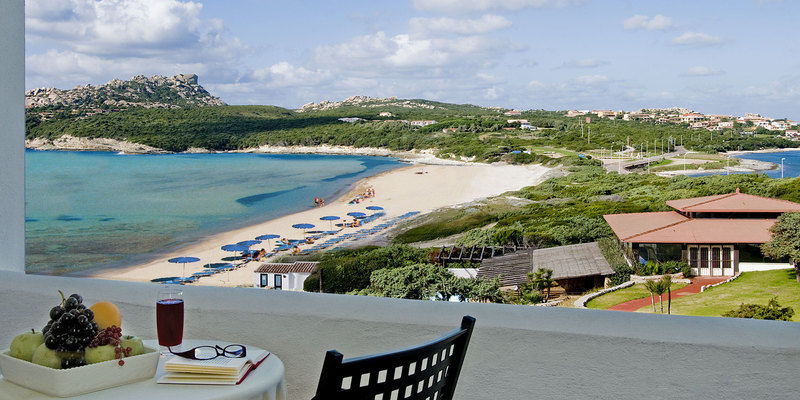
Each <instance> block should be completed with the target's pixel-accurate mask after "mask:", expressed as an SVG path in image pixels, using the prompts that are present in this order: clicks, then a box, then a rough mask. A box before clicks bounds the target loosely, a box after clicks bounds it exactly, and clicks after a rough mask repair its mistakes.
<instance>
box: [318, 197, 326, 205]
mask: <svg viewBox="0 0 800 400" xmlns="http://www.w3.org/2000/svg"><path fill="white" fill-rule="evenodd" d="M319 206H320V207H325V199H323V198H322V197H320V198H319Z"/></svg>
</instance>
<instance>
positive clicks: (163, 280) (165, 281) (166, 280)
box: [150, 276, 180, 283]
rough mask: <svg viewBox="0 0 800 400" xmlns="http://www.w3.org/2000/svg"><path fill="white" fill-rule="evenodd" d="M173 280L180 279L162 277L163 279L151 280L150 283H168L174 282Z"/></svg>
mask: <svg viewBox="0 0 800 400" xmlns="http://www.w3.org/2000/svg"><path fill="white" fill-rule="evenodd" d="M175 279H180V278H179V277H177V276H167V277H164V278H156V279H151V280H150V282H156V283H169V282H172V281H174V280H175Z"/></svg>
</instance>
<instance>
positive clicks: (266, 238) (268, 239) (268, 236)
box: [256, 233, 281, 249]
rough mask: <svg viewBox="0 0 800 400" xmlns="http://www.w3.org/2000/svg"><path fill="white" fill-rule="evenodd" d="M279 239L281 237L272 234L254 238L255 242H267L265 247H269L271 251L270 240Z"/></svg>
mask: <svg viewBox="0 0 800 400" xmlns="http://www.w3.org/2000/svg"><path fill="white" fill-rule="evenodd" d="M279 237H281V235H276V234H274V233H268V234H266V235H261V236H256V240H266V241H267V247H269V248H270V249H271V248H272V239H277V238H279Z"/></svg>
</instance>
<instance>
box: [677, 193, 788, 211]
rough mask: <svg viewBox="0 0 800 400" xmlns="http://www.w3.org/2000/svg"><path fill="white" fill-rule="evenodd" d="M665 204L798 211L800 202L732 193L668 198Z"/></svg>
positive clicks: (688, 208)
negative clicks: (688, 197) (676, 198)
mask: <svg viewBox="0 0 800 400" xmlns="http://www.w3.org/2000/svg"><path fill="white" fill-rule="evenodd" d="M667 205H668V206H670V207H672V208H674V209H676V210H680V211H683V212H769V213H783V212H792V211H800V204H797V203H794V202H791V201H788V200H781V199H773V198H769V197H761V196H754V195H752V194H746V193H739V191H738V189H737V191H736V192H734V193H728V194H721V195H717V196H704V197H694V198H691V199H678V200H669V201H667Z"/></svg>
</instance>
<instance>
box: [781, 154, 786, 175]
mask: <svg viewBox="0 0 800 400" xmlns="http://www.w3.org/2000/svg"><path fill="white" fill-rule="evenodd" d="M785 159H786V158H785V157H784V158H781V179H783V160H785Z"/></svg>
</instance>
